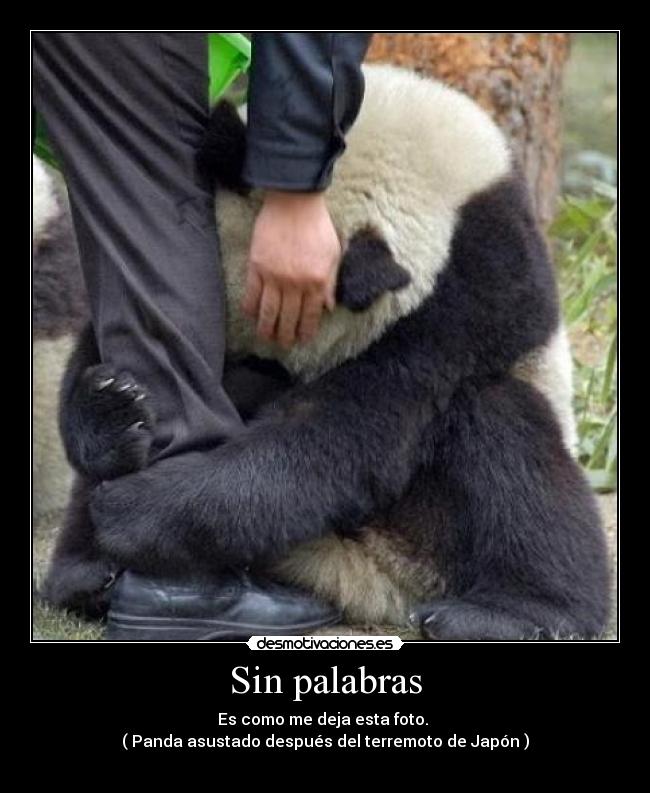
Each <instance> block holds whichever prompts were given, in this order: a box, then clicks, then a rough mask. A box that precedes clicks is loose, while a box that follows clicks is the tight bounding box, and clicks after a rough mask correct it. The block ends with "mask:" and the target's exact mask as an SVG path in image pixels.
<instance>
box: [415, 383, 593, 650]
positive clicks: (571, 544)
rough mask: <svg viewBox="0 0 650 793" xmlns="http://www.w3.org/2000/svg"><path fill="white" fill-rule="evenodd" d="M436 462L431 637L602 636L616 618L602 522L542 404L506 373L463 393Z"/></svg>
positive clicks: (427, 607)
mask: <svg viewBox="0 0 650 793" xmlns="http://www.w3.org/2000/svg"><path fill="white" fill-rule="evenodd" d="M434 456H435V462H434V467H435V471H434V477H435V482H436V492H437V493H439V496H440V499H441V502H442V503H443V504H444V510H445V515H446V520H445V521H444V522H443V526H442V528H441V531H440V532H439V536H438V537H437V539H436V541H437V542H438V543H439V547H438V548H437V551H436V555H437V556H438V557H439V558H440V559H441V560H443V564H444V566H445V568H446V569H445V578H446V580H447V595H448V596H447V598H443V599H436V600H435V601H433V602H431V603H429V604H424V605H423V606H422V607H420V608H419V609H418V614H417V616H416V619H417V620H418V621H419V623H420V625H421V627H422V630H423V633H424V634H425V636H426V637H427V638H431V639H437V640H452V641H453V640H518V639H553V638H578V637H580V638H593V637H595V636H598V635H599V634H600V633H601V632H602V631H603V629H604V627H605V623H606V618H607V611H608V580H607V563H606V548H605V543H604V537H603V533H602V529H601V524H600V518H599V515H598V511H597V507H596V504H595V500H594V498H593V495H592V493H591V492H590V490H589V488H588V485H587V483H586V480H585V479H584V477H583V476H582V473H581V472H580V470H579V468H578V466H577V464H576V463H575V462H574V461H573V459H572V458H571V456H570V455H569V453H568V452H567V451H566V449H565V447H564V445H563V442H562V438H561V434H560V430H559V427H558V426H557V424H556V422H555V420H554V417H553V415H552V413H551V409H550V407H549V405H548V404H547V402H546V401H545V400H544V398H543V397H542V396H541V395H539V394H538V393H537V392H536V391H535V390H534V389H532V388H531V387H530V386H527V385H525V384H524V383H521V382H518V381H517V380H514V379H510V378H508V379H506V380H504V381H502V382H500V383H497V384H494V385H490V386H488V387H484V388H483V389H482V390H480V391H479V392H478V393H474V394H470V393H469V392H468V393H466V394H458V395H457V397H456V398H455V399H454V402H453V404H452V406H451V407H450V414H449V421H448V424H447V425H446V427H445V429H444V431H443V432H441V433H440V436H439V437H438V443H437V446H436V453H435V455H434Z"/></svg>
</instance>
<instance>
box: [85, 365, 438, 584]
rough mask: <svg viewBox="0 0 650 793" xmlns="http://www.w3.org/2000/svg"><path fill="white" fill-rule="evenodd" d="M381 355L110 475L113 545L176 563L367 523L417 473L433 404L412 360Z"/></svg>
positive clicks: (252, 553)
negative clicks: (226, 437)
mask: <svg viewBox="0 0 650 793" xmlns="http://www.w3.org/2000/svg"><path fill="white" fill-rule="evenodd" d="M377 363H378V362H377ZM377 363H376V362H375V361H372V360H369V359H368V357H364V358H363V359H360V360H358V361H354V362H350V363H349V364H345V365H343V366H341V367H339V368H338V369H337V370H335V371H333V372H330V373H329V374H327V375H325V376H324V377H322V378H320V379H319V380H318V381H316V382H315V383H313V384H312V385H307V386H302V387H299V388H295V389H294V390H292V391H291V392H290V393H289V394H287V395H285V396H284V397H282V398H281V399H280V400H278V402H276V403H275V405H273V406H272V407H270V408H269V409H267V410H266V411H265V412H264V414H263V415H262V416H260V418H259V419H258V420H256V421H255V422H253V423H252V424H251V425H250V426H249V427H248V428H247V429H246V430H245V432H244V433H242V434H241V435H240V436H239V437H238V438H237V439H234V440H231V441H229V442H228V443H226V444H224V445H223V446H221V447H220V448H218V449H215V450H211V451H209V452H204V453H196V454H194V455H186V456H185V457H184V458H175V459H168V460H163V461H161V462H160V463H157V464H156V465H154V466H152V467H150V468H148V469H146V470H145V471H142V472H140V473H137V474H134V475H132V476H127V477H123V478H121V479H118V480H116V481H114V482H109V483H106V484H105V485H102V486H101V487H100V488H98V489H97V490H96V491H95V493H94V495H93V497H92V502H91V509H92V514H93V518H94V520H95V522H96V524H97V526H98V529H99V537H100V543H101V544H102V547H103V549H104V551H105V552H106V553H107V554H108V556H109V557H111V558H113V559H114V560H116V561H118V562H119V563H120V564H122V565H125V566H128V567H130V568H134V569H140V570H142V571H143V572H145V571H148V572H152V573H157V574H160V573H170V574H171V573H178V572H182V571H186V572H187V571H190V570H197V569H200V568H206V567H207V568H216V567H218V566H220V565H223V564H248V563H251V562H254V561H255V560H259V559H264V560H268V559H269V558H271V557H272V556H274V555H279V554H282V553H284V552H286V550H287V549H288V548H289V547H291V546H292V545H293V544H295V543H298V542H300V541H304V540H308V539H311V538H315V537H318V536H322V535H323V534H325V533H327V532H329V531H334V530H340V531H345V530H354V529H357V528H358V527H359V526H360V525H362V523H363V522H364V521H365V520H367V519H368V518H369V517H371V516H372V515H373V514H375V513H376V512H378V511H380V510H381V509H382V508H384V507H386V506H387V505H388V504H390V503H392V501H393V500H394V499H395V498H396V497H397V496H398V495H399V494H400V493H401V492H403V490H404V488H405V487H406V486H407V485H408V483H409V481H410V479H411V477H412V474H413V471H414V470H415V468H416V466H417V464H418V461H419V459H420V440H421V436H422V432H423V430H424V428H425V427H426V425H427V423H428V422H429V421H430V420H431V417H432V414H433V406H432V405H430V404H429V403H428V402H427V401H426V400H424V399H422V392H420V391H419V389H414V388H411V386H412V384H411V383H410V381H409V378H408V374H407V369H403V370H402V369H401V368H400V364H399V362H398V361H395V362H392V363H391V362H390V361H388V362H386V361H384V362H383V364H382V365H381V366H378V365H377ZM125 516H128V518H127V519H125Z"/></svg>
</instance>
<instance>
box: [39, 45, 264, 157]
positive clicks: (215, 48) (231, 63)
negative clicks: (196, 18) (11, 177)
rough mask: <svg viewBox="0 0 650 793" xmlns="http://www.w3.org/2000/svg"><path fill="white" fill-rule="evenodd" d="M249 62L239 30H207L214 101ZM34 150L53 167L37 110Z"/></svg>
mask: <svg viewBox="0 0 650 793" xmlns="http://www.w3.org/2000/svg"><path fill="white" fill-rule="evenodd" d="M250 63H251V43H250V41H249V40H248V39H247V38H246V36H242V34H241V33H209V34H208V69H209V74H210V88H209V98H210V104H211V105H213V104H214V103H215V102H216V101H217V100H218V99H219V98H220V97H221V96H223V95H224V93H225V92H226V91H227V90H228V88H229V87H230V85H231V84H232V82H233V81H234V80H235V79H236V78H237V77H239V75H240V74H245V73H246V72H247V71H248V67H249V66H250ZM35 127H36V129H35V133H36V134H35V135H34V149H33V151H34V154H35V155H36V156H37V157H40V158H41V159H42V160H44V161H45V162H46V163H48V164H49V165H53V166H54V167H55V168H58V167H59V164H58V162H57V160H56V157H55V156H54V154H53V152H52V149H51V148H50V144H49V141H48V137H47V130H46V128H45V124H44V122H43V119H42V118H41V117H40V116H39V115H38V113H37V114H36V120H35Z"/></svg>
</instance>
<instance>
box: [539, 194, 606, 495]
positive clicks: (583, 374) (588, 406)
mask: <svg viewBox="0 0 650 793" xmlns="http://www.w3.org/2000/svg"><path fill="white" fill-rule="evenodd" d="M616 213H617V192H616V188H614V187H612V186H610V185H607V184H603V183H595V184H594V188H593V191H592V192H591V194H590V195H589V196H588V197H585V198H575V197H571V196H567V197H565V198H564V199H563V201H562V206H561V208H560V212H559V214H558V217H557V218H556V220H555V222H554V224H553V226H552V227H551V229H550V235H551V237H552V238H553V239H554V242H555V247H556V250H555V253H556V260H557V263H558V272H559V278H560V289H561V293H562V306H563V311H564V316H565V319H566V321H567V325H568V326H569V331H570V334H571V337H572V340H573V342H574V347H575V348H576V354H575V356H574V361H575V410H576V416H577V419H578V435H579V451H578V456H579V460H580V462H581V463H582V465H583V466H584V468H585V471H586V473H587V476H588V477H589V480H590V482H591V484H592V486H593V487H594V489H595V490H598V491H599V492H606V491H609V490H615V489H616V471H617V459H618V458H617V417H618V413H617V410H618V408H617V392H616V385H617V382H616V381H617V377H616V374H617V353H618V335H617V301H616V288H617V280H616ZM576 342H580V343H578V344H576Z"/></svg>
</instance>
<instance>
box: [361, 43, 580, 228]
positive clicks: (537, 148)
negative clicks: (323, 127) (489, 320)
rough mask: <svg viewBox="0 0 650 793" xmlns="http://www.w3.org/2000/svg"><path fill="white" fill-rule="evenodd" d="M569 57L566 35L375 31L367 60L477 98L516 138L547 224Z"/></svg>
mask: <svg viewBox="0 0 650 793" xmlns="http://www.w3.org/2000/svg"><path fill="white" fill-rule="evenodd" d="M568 52H569V36H568V34H566V33H377V34H375V36H374V38H373V42H372V46H371V48H370V51H369V53H368V57H367V60H368V61H378V62H390V63H394V64H397V65H400V66H405V67H408V68H410V69H414V70H415V71H417V72H420V73H422V74H426V75H430V76H432V77H436V78H438V79H440V80H442V81H443V82H445V83H447V84H449V85H452V86H454V87H456V88H459V89H460V90H462V91H464V92H465V93H467V94H469V95H470V96H472V97H473V98H474V99H476V100H477V101H478V103H479V104H480V105H482V107H483V108H485V110H487V111H488V112H489V113H490V115H491V116H492V117H493V118H494V120H495V121H496V122H497V123H498V124H499V126H500V127H501V128H502V129H503V131H504V132H505V133H506V135H507V136H508V138H509V140H510V141H511V143H512V146H513V150H514V152H515V154H516V156H517V157H518V159H519V162H520V163H521V165H522V167H523V170H524V173H525V175H526V178H527V180H528V183H529V185H530V190H531V194H532V198H533V202H534V206H535V211H536V215H537V219H538V221H539V222H540V224H541V225H542V227H546V226H547V224H548V223H549V222H550V220H551V219H552V218H553V215H554V211H555V202H556V198H557V194H558V191H559V185H560V166H561V138H562V136H561V132H562V75H563V70H564V64H565V62H566V59H567V56H568Z"/></svg>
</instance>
